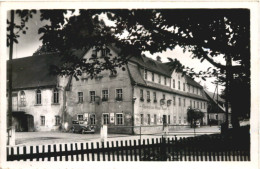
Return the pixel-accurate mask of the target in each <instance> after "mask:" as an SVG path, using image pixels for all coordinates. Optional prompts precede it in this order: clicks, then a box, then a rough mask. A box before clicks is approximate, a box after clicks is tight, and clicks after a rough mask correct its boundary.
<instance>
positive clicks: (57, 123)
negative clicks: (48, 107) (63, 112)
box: [55, 116, 60, 126]
mask: <svg viewBox="0 0 260 169" xmlns="http://www.w3.org/2000/svg"><path fill="white" fill-rule="evenodd" d="M59 125H60V116H55V126H59Z"/></svg>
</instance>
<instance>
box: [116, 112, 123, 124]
mask: <svg viewBox="0 0 260 169" xmlns="http://www.w3.org/2000/svg"><path fill="white" fill-rule="evenodd" d="M123 123H124V122H123V114H122V113H118V114H116V124H117V125H123Z"/></svg>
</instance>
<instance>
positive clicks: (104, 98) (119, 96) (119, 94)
mask: <svg viewBox="0 0 260 169" xmlns="http://www.w3.org/2000/svg"><path fill="white" fill-rule="evenodd" d="M115 92H116V98H115V100H117V101H122V100H123V89H116V90H115ZM89 97H90V102H94V101H96V98H97V96H96V91H89ZM108 98H109V93H108V90H107V89H106V90H102V101H108ZM83 101H84V93H83V92H78V103H83Z"/></svg>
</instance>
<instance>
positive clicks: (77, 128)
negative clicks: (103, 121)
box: [71, 120, 95, 134]
mask: <svg viewBox="0 0 260 169" xmlns="http://www.w3.org/2000/svg"><path fill="white" fill-rule="evenodd" d="M71 131H72V132H73V133H82V134H84V133H92V134H94V133H95V127H94V126H93V125H89V124H87V122H86V121H78V120H73V121H72V127H71Z"/></svg>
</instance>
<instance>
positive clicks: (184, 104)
mask: <svg viewBox="0 0 260 169" xmlns="http://www.w3.org/2000/svg"><path fill="white" fill-rule="evenodd" d="M185 102H186V100H185V99H183V107H185V106H186V103H185Z"/></svg>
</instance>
